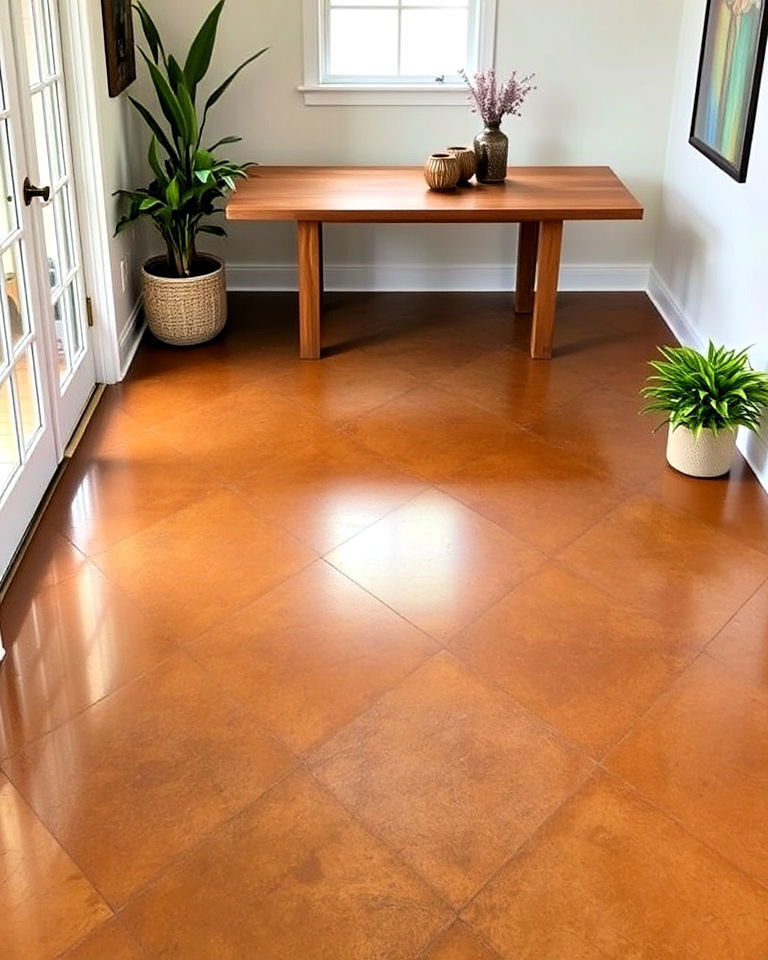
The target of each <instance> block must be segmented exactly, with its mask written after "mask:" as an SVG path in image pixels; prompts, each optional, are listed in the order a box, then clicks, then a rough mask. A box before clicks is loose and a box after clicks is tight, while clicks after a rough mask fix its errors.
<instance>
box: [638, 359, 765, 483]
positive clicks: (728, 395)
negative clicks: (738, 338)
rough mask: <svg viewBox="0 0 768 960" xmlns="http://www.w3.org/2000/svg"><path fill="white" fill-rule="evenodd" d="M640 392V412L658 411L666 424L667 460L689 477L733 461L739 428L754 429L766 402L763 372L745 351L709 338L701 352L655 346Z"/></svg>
mask: <svg viewBox="0 0 768 960" xmlns="http://www.w3.org/2000/svg"><path fill="white" fill-rule="evenodd" d="M659 353H660V354H661V355H662V357H663V359H662V360H654V361H651V364H650V366H651V367H652V369H653V371H654V374H653V376H651V377H649V378H648V384H647V386H646V387H645V388H644V389H643V396H644V397H645V399H646V400H650V401H651V403H650V404H649V405H648V406H647V407H646V408H645V409H644V410H643V413H663V414H666V419H665V420H664V422H663V423H662V426H663V425H664V424H669V436H668V440H667V461H668V463H669V464H670V466H672V467H674V468H675V469H676V470H679V471H680V473H685V474H688V476H691V477H719V476H722V475H723V474H726V473H728V471H729V470H730V469H731V467H732V466H733V460H734V456H735V454H736V434H737V432H738V429H739V427H746V428H747V429H748V430H753V431H755V432H756V431H758V430H759V429H760V425H761V422H762V417H763V414H764V412H765V408H766V406H768V375H767V374H765V373H761V372H760V371H757V370H753V369H752V367H751V366H750V364H749V358H748V356H747V351H746V350H741V351H736V350H727V349H726V348H725V347H716V346H715V345H714V344H713V343H711V342H710V344H709V347H708V349H707V352H706V354H701V353H699V352H698V351H697V350H693V349H692V348H691V347H659Z"/></svg>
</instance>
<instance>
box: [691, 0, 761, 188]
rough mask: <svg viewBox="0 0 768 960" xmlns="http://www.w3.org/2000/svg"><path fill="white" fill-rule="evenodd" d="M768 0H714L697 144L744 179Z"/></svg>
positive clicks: (708, 18) (696, 121)
mask: <svg viewBox="0 0 768 960" xmlns="http://www.w3.org/2000/svg"><path fill="white" fill-rule="evenodd" d="M767 2H768V0H708V3H707V15H706V22H705V26H704V39H703V42H702V50H701V59H700V63H699V78H698V84H697V89H696V104H695V107H694V116H693V125H692V129H691V143H692V144H693V145H694V146H695V147H696V148H697V149H699V150H701V152H702V153H704V154H705V155H706V156H708V157H709V158H710V159H711V160H712V161H713V162H714V163H716V164H717V165H718V166H719V167H721V168H722V169H723V170H725V171H726V172H727V173H729V174H730V175H731V176H732V177H733V178H734V179H736V180H738V181H739V182H741V183H743V182H744V181H745V180H746V178H747V167H748V164H749V151H750V147H751V143H752V134H753V130H754V123H755V115H756V112H757V99H758V94H759V88H760V78H761V74H762V64H763V58H764V56H765V44H766V30H767V28H768V17H767V16H766V3H767Z"/></svg>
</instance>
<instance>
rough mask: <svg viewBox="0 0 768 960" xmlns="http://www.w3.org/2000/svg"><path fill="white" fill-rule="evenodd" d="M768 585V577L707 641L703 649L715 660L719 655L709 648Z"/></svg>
mask: <svg viewBox="0 0 768 960" xmlns="http://www.w3.org/2000/svg"><path fill="white" fill-rule="evenodd" d="M766 585H768V577H766V578H765V580H763V582H762V583H761V584H760V586H759V587H756V588H755V590H754V592H753V593H751V594H750V595H749V597H747V599H746V600H745V601H744V603H742V605H741V606H740V607H739V609H738V610H736V612H735V613H734V614H733V616H732V617H731V618H730V619H729V620H727V621H726V622H725V623H724V624H723V625H722V627H721V628H720V629H719V630H718V631H717V633H716V634H714V636H713V637H712V638H711V639H710V640H708V641H707V644H706V646H705V647H704V648H703V649H704V650H706V651H707V652H708V653H709V655H710V656H712V657H715V659H717V660H719V659H720V658H719V657H718V656H717V654H714V653H712V651H711V650H710V649H709V648H710V647H711V646H712V644H713V643H714V642H715V641H716V640H717V639H719V637H720V635H721V634H723V633H725V631H726V630H727V629H728V627H730V625H731V624H732V623H733V621H734V620H735V619H736V617H738V616H739V614H740V613H741V612H742V611H743V610H744V608H745V607H747V606H748V605H749V604H750V603H752V601H753V600H754V599H755V597H756V596H757V595H758V593H760V591H761V590H763V589H764V588H765V587H766Z"/></svg>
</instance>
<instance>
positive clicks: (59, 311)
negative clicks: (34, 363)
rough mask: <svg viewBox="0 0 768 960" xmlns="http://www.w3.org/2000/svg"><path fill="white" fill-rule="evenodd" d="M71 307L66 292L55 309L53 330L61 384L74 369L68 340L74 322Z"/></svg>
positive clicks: (57, 302) (55, 305)
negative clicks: (68, 332)
mask: <svg viewBox="0 0 768 960" xmlns="http://www.w3.org/2000/svg"><path fill="white" fill-rule="evenodd" d="M71 306H72V304H71V302H70V299H69V297H68V296H67V291H66V290H65V291H64V293H62V295H61V296H60V297H59V299H58V300H57V301H56V303H55V304H54V307H53V330H54V334H55V336H56V362H57V365H58V368H59V382H61V381H62V380H65V379H66V377H67V375H68V374H69V371H70V370H71V369H72V358H71V356H70V352H69V340H68V338H67V330H68V328H69V326H70V325H71V321H72V316H71Z"/></svg>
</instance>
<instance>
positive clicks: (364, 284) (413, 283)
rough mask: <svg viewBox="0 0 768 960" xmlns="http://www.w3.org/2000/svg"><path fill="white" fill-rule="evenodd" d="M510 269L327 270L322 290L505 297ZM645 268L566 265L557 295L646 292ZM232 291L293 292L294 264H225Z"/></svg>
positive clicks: (388, 266) (402, 266)
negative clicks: (470, 293) (499, 293)
mask: <svg viewBox="0 0 768 960" xmlns="http://www.w3.org/2000/svg"><path fill="white" fill-rule="evenodd" d="M515 272H516V271H515V268H514V265H510V266H506V265H505V264H500V263H488V264H475V265H474V266H466V265H462V264H442V263H428V264H423V263H422V264H412V263H380V264H372V263H371V264H368V263H366V264H326V268H325V288H326V290H345V291H366V292H367V291H380V292H401V291H402V292H409V291H433V290H443V291H454V292H456V291H495V290H499V291H504V290H514V287H515ZM648 274H649V268H648V267H647V266H645V265H643V264H565V265H564V266H563V267H562V269H561V271H560V289H561V290H582V291H589V290H609V291H610V290H643V291H644V290H647V289H648ZM227 286H228V288H229V289H230V290H236V291H251V290H296V288H297V271H296V266H295V264H292V263H280V264H257V263H229V264H227Z"/></svg>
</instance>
